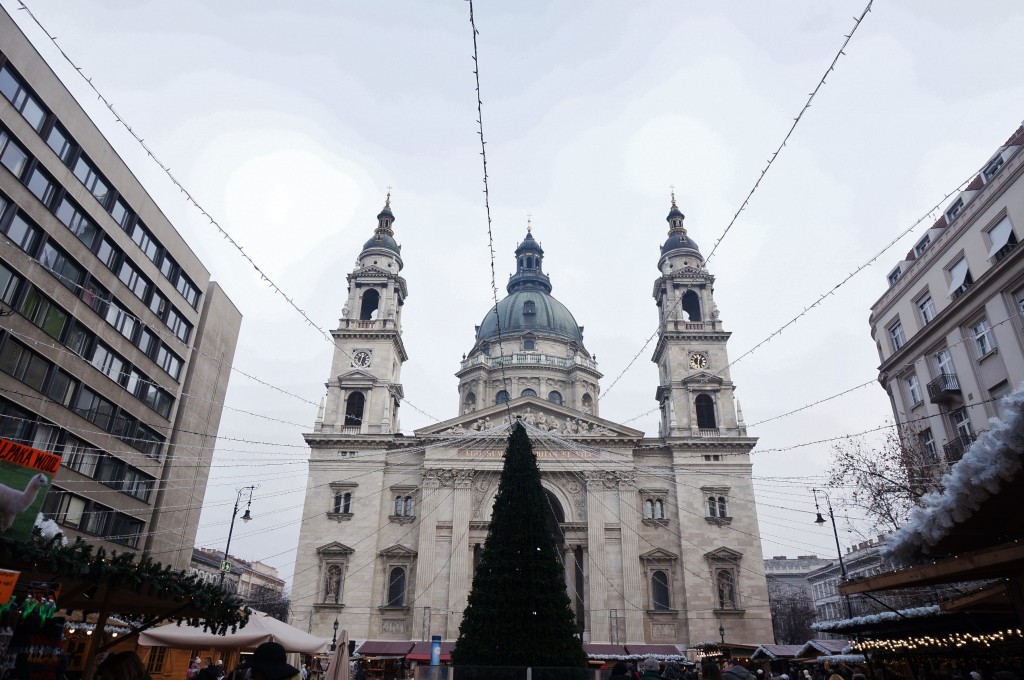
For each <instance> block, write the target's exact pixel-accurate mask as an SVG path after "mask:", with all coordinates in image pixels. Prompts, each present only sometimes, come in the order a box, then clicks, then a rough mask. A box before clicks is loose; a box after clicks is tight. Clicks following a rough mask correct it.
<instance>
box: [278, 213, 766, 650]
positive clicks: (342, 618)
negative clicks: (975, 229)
mask: <svg viewBox="0 0 1024 680" xmlns="http://www.w3.org/2000/svg"><path fill="white" fill-rule="evenodd" d="M667 219H668V223H669V230H668V237H667V239H666V240H665V242H664V245H663V246H662V249H661V256H660V259H659V260H658V262H657V266H658V270H659V275H658V277H657V278H656V279H655V281H654V288H653V295H654V302H655V305H653V306H652V314H653V313H654V312H655V310H656V313H657V315H658V319H659V321H660V333H659V338H658V342H657V346H656V347H655V349H654V352H653V356H652V360H653V361H654V362H655V363H656V364H657V365H658V375H659V384H658V385H657V386H652V388H656V389H655V395H656V399H657V403H658V404H659V405H660V411H661V419H660V420H661V422H660V426H659V432H658V435H657V436H656V437H655V436H646V435H645V434H644V433H643V432H640V431H638V430H635V429H632V428H630V427H626V426H624V425H620V424H618V423H615V422H612V421H610V420H607V419H605V418H602V417H601V414H600V401H599V396H600V380H601V377H602V374H601V373H600V371H599V370H598V366H597V362H596V361H595V359H594V357H593V356H592V355H591V354H590V352H588V350H587V348H586V346H585V344H584V341H583V327H582V326H580V325H578V324H577V323H576V320H575V319H574V317H573V315H572V314H571V312H570V311H569V310H568V309H567V308H566V307H565V306H564V305H563V304H562V303H560V302H559V301H558V300H557V299H555V297H553V296H552V294H551V293H552V282H551V280H550V278H549V277H548V275H547V274H545V273H544V258H545V253H544V251H543V249H542V248H541V246H540V244H539V243H538V242H537V241H536V240H535V239H534V237H533V234H532V233H530V232H529V231H527V234H526V236H525V237H524V239H523V240H522V242H521V243H520V244H519V246H518V247H517V248H516V251H515V264H516V272H515V274H513V275H512V277H511V278H510V279H509V283H508V286H507V292H508V294H507V296H506V297H505V298H503V299H502V300H501V301H500V302H499V303H498V304H497V305H496V306H495V307H492V308H491V309H490V310H487V311H486V313H485V314H484V315H483V321H482V322H481V324H480V325H479V326H478V327H477V328H476V331H475V337H474V339H473V345H472V348H471V349H470V350H469V352H468V353H467V354H466V355H465V356H464V357H463V359H462V361H461V364H460V365H459V367H458V370H457V372H456V375H457V377H458V378H459V388H458V413H459V415H458V416H456V417H454V418H452V419H450V420H446V421H444V422H440V423H437V424H434V425H431V426H428V427H425V428H422V429H420V430H417V431H416V432H415V433H414V434H413V436H405V435H403V434H401V431H400V427H399V411H400V407H401V405H402V399H403V396H404V395H403V391H402V384H401V370H402V365H403V363H404V362H405V361H406V360H407V359H408V356H407V354H406V351H405V346H404V344H403V342H402V309H403V306H404V303H405V299H406V296H407V294H408V290H407V285H406V281H405V279H404V278H403V277H402V276H401V270H402V267H403V262H402V255H401V246H399V244H398V243H397V241H396V240H395V232H394V228H393V223H394V221H395V216H394V213H393V212H392V210H391V207H390V199H389V201H388V203H387V204H386V205H385V207H384V209H383V210H382V211H381V212H380V214H379V215H378V216H377V227H376V229H375V231H374V233H373V235H372V236H371V238H370V239H369V240H368V241H367V242H366V243H365V245H364V246H363V248H362V250H361V252H360V253H359V256H358V259H357V262H356V265H355V268H354V269H353V270H352V272H351V273H350V274H349V275H348V297H347V299H346V300H345V302H344V307H343V310H342V318H341V319H340V322H339V325H338V328H337V329H336V330H334V331H333V337H334V341H335V346H336V350H335V352H334V357H333V362H332V366H331V368H330V374H329V377H328V381H327V396H326V398H325V401H324V403H323V405H322V407H321V409H320V412H319V414H318V417H317V420H316V423H315V426H314V428H313V432H311V433H308V434H306V435H305V439H306V442H307V443H308V444H309V447H310V460H309V480H308V484H307V490H306V499H305V508H304V512H303V523H302V529H301V533H300V540H299V548H298V555H297V559H296V563H295V574H294V580H293V585H292V623H293V624H294V625H296V626H298V627H300V628H303V629H305V630H308V631H309V632H311V633H313V634H315V635H318V636H321V637H327V638H330V637H331V636H332V633H333V629H334V625H335V621H338V622H339V625H340V627H341V629H342V630H346V631H347V632H348V635H349V638H350V639H354V640H358V641H363V640H368V639H372V640H403V641H404V640H429V639H430V636H431V635H441V636H442V637H443V639H445V640H454V639H456V638H457V637H458V632H459V624H460V622H461V618H462V612H463V610H464V609H465V606H466V600H467V597H468V594H469V591H470V588H471V586H472V579H473V570H474V567H475V565H476V564H477V562H478V560H479V556H480V551H481V549H482V546H483V545H484V542H485V540H486V537H487V529H488V522H489V518H490V512H491V507H492V505H493V501H494V496H495V493H496V491H497V485H498V478H499V476H500V472H501V467H502V454H503V450H504V445H505V440H506V438H507V435H508V427H509V424H510V422H512V421H514V420H518V421H520V422H522V423H523V424H524V425H525V426H526V428H527V431H528V433H529V434H530V437H531V439H532V441H533V445H534V451H535V453H536V455H537V458H538V463H539V466H540V469H541V476H542V483H543V485H544V488H545V491H546V495H547V499H548V503H549V508H550V512H549V520H550V522H549V524H550V529H551V532H552V536H553V538H554V540H555V543H556V545H557V547H558V552H559V555H560V556H561V558H562V560H563V564H564V568H565V583H566V590H567V592H568V594H569V596H570V599H571V601H572V604H573V609H574V611H575V614H576V621H577V626H578V628H579V631H580V634H581V637H582V638H583V641H584V642H587V643H610V644H634V645H637V644H662V643H666V644H676V645H690V644H696V643H698V642H703V641H710V640H717V639H718V638H719V629H720V627H721V628H724V629H725V630H726V631H727V632H728V633H727V634H728V639H729V640H731V641H737V642H770V641H771V640H772V625H771V615H770V610H769V606H768V592H767V586H766V582H765V576H764V567H763V559H762V554H761V545H760V539H759V530H758V522H757V515H756V510H755V506H754V489H753V485H752V480H751V461H750V456H749V453H750V451H751V449H752V448H753V447H754V444H755V443H756V439H755V438H753V437H748V436H747V433H746V427H745V425H744V423H743V419H742V414H741V413H740V411H739V409H738V406H737V403H736V401H735V398H734V395H733V391H734V386H733V383H732V380H731V379H730V376H729V370H728V363H729V361H728V354H727V343H728V339H729V333H728V332H727V331H725V330H724V328H723V324H722V320H721V318H720V314H719V310H718V308H717V306H716V305H715V300H714V283H715V278H714V276H712V275H711V274H710V273H709V272H708V271H707V269H706V268H705V266H704V260H703V258H702V256H701V253H700V250H699V248H698V246H697V244H696V243H695V242H694V241H693V240H692V239H691V238H690V237H689V235H688V233H687V230H686V228H685V227H684V224H683V221H684V217H683V214H682V213H681V212H680V211H679V209H678V208H677V207H676V203H675V200H674V199H673V201H672V206H671V209H670V212H669V214H668V218H667ZM652 264H653V263H652ZM482 311H485V310H482ZM453 363H454V362H453Z"/></svg>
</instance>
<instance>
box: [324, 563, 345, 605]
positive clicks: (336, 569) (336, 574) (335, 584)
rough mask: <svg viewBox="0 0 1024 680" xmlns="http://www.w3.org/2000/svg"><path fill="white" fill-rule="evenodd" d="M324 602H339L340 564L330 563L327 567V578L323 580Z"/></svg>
mask: <svg viewBox="0 0 1024 680" xmlns="http://www.w3.org/2000/svg"><path fill="white" fill-rule="evenodd" d="M324 602H326V603H329V604H341V565H340V564H332V565H331V566H329V567H327V578H326V580H325V581H324Z"/></svg>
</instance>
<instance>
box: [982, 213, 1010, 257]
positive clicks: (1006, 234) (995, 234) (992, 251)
mask: <svg viewBox="0 0 1024 680" xmlns="http://www.w3.org/2000/svg"><path fill="white" fill-rule="evenodd" d="M988 237H989V241H990V242H991V246H990V247H989V251H988V259H989V260H992V261H993V262H999V261H1000V260H1002V259H1003V258H1004V257H1006V256H1007V255H1008V254H1009V252H1010V251H1011V250H1013V249H1014V247H1015V246H1016V245H1017V235H1016V234H1014V233H1013V229H1012V227H1011V226H1010V218H1009V217H1004V218H1003V219H1001V220H999V222H998V223H996V226H994V227H992V228H991V229H990V230H989V231H988Z"/></svg>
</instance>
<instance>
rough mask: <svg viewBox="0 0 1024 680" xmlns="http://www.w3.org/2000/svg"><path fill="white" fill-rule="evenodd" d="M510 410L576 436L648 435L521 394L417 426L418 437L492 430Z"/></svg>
mask: <svg viewBox="0 0 1024 680" xmlns="http://www.w3.org/2000/svg"><path fill="white" fill-rule="evenodd" d="M508 412H511V415H512V418H513V419H520V420H522V421H523V422H525V423H526V424H528V425H530V426H533V427H536V428H538V429H541V430H544V431H546V432H551V433H552V434H554V435H562V436H565V437H570V438H572V439H607V438H614V439H640V438H642V437H643V436H644V433H643V432H642V431H640V430H634V429H633V428H631V427H626V426H625V425H620V424H618V423H614V422H612V421H610V420H605V419H604V418H598V417H597V416H592V415H588V414H586V413H583V412H581V411H577V410H575V409H572V408H568V407H566V406H562V405H560V404H555V403H553V402H550V401H548V400H547V399H542V398H540V397H518V398H516V399H512V400H511V401H509V402H508V404H507V406H506V404H494V405H492V406H488V407H487V408H483V409H479V410H477V411H473V412H472V413H467V414H465V415H462V416H458V417H457V418H451V419H450V420H445V421H442V422H440V423H436V424H434V425H430V426H428V427H424V428H422V429H419V430H416V432H415V434H416V436H417V437H423V436H429V435H461V434H466V433H469V432H482V431H486V430H491V429H494V428H499V427H502V426H503V425H504V424H507V422H508Z"/></svg>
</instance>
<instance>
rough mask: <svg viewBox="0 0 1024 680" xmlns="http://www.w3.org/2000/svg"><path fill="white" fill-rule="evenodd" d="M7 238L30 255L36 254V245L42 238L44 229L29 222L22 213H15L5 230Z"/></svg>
mask: <svg viewBox="0 0 1024 680" xmlns="http://www.w3.org/2000/svg"><path fill="white" fill-rule="evenodd" d="M5 233H6V234H7V238H9V239H11V240H12V241H14V245H16V246H18V247H19V248H21V249H22V250H24V251H25V252H26V253H28V254H29V255H33V254H35V250H36V245H38V243H39V240H40V235H41V234H42V231H41V230H40V229H39V227H37V226H35V225H34V224H29V223H28V221H27V220H25V218H24V217H22V216H21V214H17V215H15V216H14V217H13V218H12V219H11V223H10V224H8V225H7V230H6V231H5Z"/></svg>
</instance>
